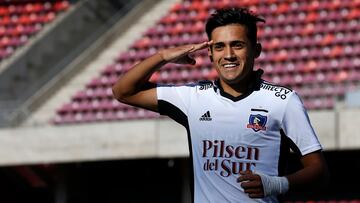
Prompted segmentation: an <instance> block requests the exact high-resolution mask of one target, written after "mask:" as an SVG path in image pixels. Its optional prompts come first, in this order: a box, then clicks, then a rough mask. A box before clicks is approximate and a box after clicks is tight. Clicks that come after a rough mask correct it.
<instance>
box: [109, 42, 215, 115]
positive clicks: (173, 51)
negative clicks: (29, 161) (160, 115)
mask: <svg viewBox="0 0 360 203" xmlns="http://www.w3.org/2000/svg"><path fill="white" fill-rule="evenodd" d="M210 44H211V42H203V43H200V44H191V45H184V46H179V47H175V48H169V49H164V50H162V51H159V52H158V53H156V54H154V55H152V56H150V57H148V58H146V59H145V60H143V61H141V62H140V63H138V64H136V65H134V66H133V67H132V68H131V69H130V70H129V71H128V72H127V73H125V74H124V75H122V76H121V77H120V79H119V80H118V81H117V82H116V83H115V85H114V86H113V87H112V91H113V95H114V98H115V99H117V100H118V101H120V102H122V103H126V104H129V105H132V106H137V107H141V108H145V109H148V110H152V111H156V112H157V111H158V102H157V94H156V84H153V83H151V82H149V79H150V77H151V75H152V74H153V73H154V72H155V71H156V70H158V69H159V68H160V67H162V66H163V65H165V64H166V63H169V62H172V63H177V64H192V65H194V64H195V63H196V62H195V60H194V59H193V58H191V57H189V54H190V53H192V52H195V51H197V50H200V49H204V48H206V47H208V46H209V45H210Z"/></svg>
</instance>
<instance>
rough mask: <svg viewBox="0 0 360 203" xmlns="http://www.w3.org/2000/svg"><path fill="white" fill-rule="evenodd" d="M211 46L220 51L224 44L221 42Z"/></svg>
mask: <svg viewBox="0 0 360 203" xmlns="http://www.w3.org/2000/svg"><path fill="white" fill-rule="evenodd" d="M213 48H214V50H216V51H221V50H222V49H223V48H224V45H222V44H214V46H213Z"/></svg>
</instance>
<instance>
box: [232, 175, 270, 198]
mask: <svg viewBox="0 0 360 203" xmlns="http://www.w3.org/2000/svg"><path fill="white" fill-rule="evenodd" d="M237 182H239V183H240V186H241V187H242V188H243V189H244V192H245V193H246V194H248V195H249V197H251V198H261V197H264V191H263V186H262V182H261V178H260V176H259V175H257V174H255V173H253V172H252V171H250V170H247V171H242V172H240V177H239V178H238V179H237Z"/></svg>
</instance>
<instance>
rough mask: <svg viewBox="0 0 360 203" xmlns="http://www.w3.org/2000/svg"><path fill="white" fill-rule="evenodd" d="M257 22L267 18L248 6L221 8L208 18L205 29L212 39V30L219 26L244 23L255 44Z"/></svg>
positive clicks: (249, 36) (251, 40) (250, 38)
mask: <svg viewBox="0 0 360 203" xmlns="http://www.w3.org/2000/svg"><path fill="white" fill-rule="evenodd" d="M257 22H265V20H264V19H262V18H260V17H259V16H258V15H255V14H254V13H253V12H251V11H249V10H248V9H247V8H225V9H219V10H216V11H215V12H214V13H213V14H211V16H210V17H209V18H208V20H207V22H206V25H205V31H206V34H207V36H208V38H209V40H210V39H211V33H212V31H213V30H214V29H215V28H217V27H221V26H225V25H230V24H240V25H244V26H245V27H246V28H247V30H248V33H247V36H248V38H249V40H250V42H251V43H253V44H254V45H255V44H256V41H257V26H256V23H257Z"/></svg>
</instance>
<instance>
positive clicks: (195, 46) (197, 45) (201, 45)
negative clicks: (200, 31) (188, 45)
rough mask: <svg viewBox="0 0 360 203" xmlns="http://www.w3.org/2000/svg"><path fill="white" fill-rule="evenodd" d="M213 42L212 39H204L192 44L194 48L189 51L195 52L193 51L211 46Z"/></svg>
mask: <svg viewBox="0 0 360 203" xmlns="http://www.w3.org/2000/svg"><path fill="white" fill-rule="evenodd" d="M212 43H213V41H212V40H211V41H208V42H207V41H206V42H202V43H199V44H194V49H193V50H190V51H189V52H190V53H192V52H195V51H198V50H201V49H205V48H207V47H209V46H211V45H212Z"/></svg>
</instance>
